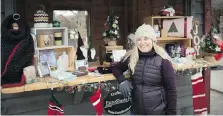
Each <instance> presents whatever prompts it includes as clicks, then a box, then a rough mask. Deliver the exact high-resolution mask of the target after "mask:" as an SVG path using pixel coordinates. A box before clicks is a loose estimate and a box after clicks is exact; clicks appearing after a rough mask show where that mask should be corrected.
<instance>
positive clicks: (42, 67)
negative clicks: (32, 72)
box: [38, 62, 50, 77]
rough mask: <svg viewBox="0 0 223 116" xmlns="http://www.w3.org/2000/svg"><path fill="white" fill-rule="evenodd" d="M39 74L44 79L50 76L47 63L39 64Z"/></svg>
mask: <svg viewBox="0 0 223 116" xmlns="http://www.w3.org/2000/svg"><path fill="white" fill-rule="evenodd" d="M38 74H39V76H40V77H44V76H46V75H49V74H50V67H49V64H48V63H47V62H43V63H39V64H38Z"/></svg>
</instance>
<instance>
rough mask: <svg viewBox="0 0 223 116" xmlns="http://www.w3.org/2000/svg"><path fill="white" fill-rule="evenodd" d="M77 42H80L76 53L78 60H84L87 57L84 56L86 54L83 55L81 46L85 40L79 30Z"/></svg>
mask: <svg viewBox="0 0 223 116" xmlns="http://www.w3.org/2000/svg"><path fill="white" fill-rule="evenodd" d="M77 44H78V45H77V53H76V55H77V60H84V59H85V57H84V55H83V53H82V51H81V49H80V47H81V46H83V45H84V43H83V40H82V38H81V35H80V33H79V32H78V43H77Z"/></svg>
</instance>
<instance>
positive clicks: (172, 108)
mask: <svg viewBox="0 0 223 116" xmlns="http://www.w3.org/2000/svg"><path fill="white" fill-rule="evenodd" d="M139 56H140V57H139V60H138V62H137V64H136V67H135V73H134V74H133V75H131V81H132V85H133V90H132V112H133V113H135V114H140V115H164V114H169V115H170V114H171V115H174V114H176V86H175V75H174V70H173V67H172V65H171V63H170V62H169V61H168V60H164V59H162V58H161V57H160V56H159V55H157V54H156V53H155V52H154V51H152V52H149V53H139ZM127 69H128V61H126V62H120V63H118V64H116V65H115V66H114V68H113V74H114V76H115V77H116V78H117V80H118V81H119V82H122V81H124V80H125V77H124V76H123V72H124V71H126V70H127Z"/></svg>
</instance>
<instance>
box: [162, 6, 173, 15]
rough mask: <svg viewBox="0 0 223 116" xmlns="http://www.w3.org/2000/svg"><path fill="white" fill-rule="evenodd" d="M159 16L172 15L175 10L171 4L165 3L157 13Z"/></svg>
mask: <svg viewBox="0 0 223 116" xmlns="http://www.w3.org/2000/svg"><path fill="white" fill-rule="evenodd" d="M159 15H161V16H174V15H175V10H174V9H173V7H172V6H170V5H167V6H164V9H162V10H161V11H160V13H159Z"/></svg>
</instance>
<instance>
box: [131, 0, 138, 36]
mask: <svg viewBox="0 0 223 116" xmlns="http://www.w3.org/2000/svg"><path fill="white" fill-rule="evenodd" d="M136 4H137V0H132V6H133V7H132V30H131V32H135V31H136V28H137V24H136V23H137V6H136Z"/></svg>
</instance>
